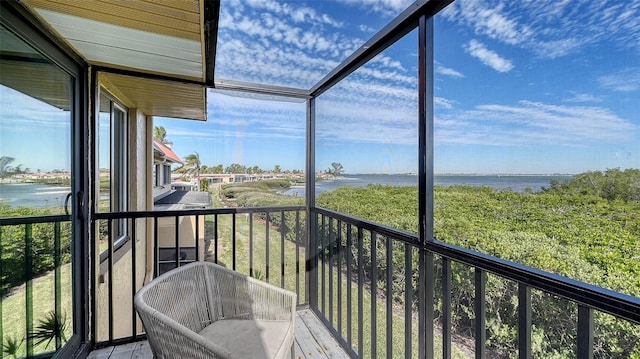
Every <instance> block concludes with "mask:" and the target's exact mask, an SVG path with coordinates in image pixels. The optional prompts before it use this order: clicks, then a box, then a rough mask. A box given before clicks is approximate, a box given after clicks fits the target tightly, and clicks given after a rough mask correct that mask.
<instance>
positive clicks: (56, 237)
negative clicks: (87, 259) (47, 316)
mask: <svg viewBox="0 0 640 359" xmlns="http://www.w3.org/2000/svg"><path fill="white" fill-rule="evenodd" d="M53 233H54V234H53V267H54V269H53V270H54V280H53V283H54V285H53V286H54V288H55V289H54V290H55V294H54V296H53V297H54V298H53V301H54V308H55V313H56V318H61V317H62V280H61V273H60V266H61V261H60V256H61V252H60V222H55V223H54V224H53ZM58 334H61V333H56V338H55V340H56V350H57V349H60V347H61V346H62V338H61V337H60V335H58Z"/></svg>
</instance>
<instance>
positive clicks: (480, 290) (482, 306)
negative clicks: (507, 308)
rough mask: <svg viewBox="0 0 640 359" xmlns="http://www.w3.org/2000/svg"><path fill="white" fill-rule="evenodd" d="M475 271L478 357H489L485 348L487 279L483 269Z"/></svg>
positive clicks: (479, 358) (480, 358)
mask: <svg viewBox="0 0 640 359" xmlns="http://www.w3.org/2000/svg"><path fill="white" fill-rule="evenodd" d="M474 273H475V287H476V290H475V292H476V293H475V300H474V307H475V312H476V328H475V332H476V359H484V358H486V357H487V356H486V350H485V343H486V342H487V330H486V322H487V321H486V319H487V318H486V302H485V287H486V283H487V279H486V274H485V273H484V271H483V270H482V269H479V268H476V269H475V271H474Z"/></svg>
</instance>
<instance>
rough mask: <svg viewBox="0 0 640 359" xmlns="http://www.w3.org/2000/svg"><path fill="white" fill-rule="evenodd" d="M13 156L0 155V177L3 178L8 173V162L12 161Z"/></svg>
mask: <svg viewBox="0 0 640 359" xmlns="http://www.w3.org/2000/svg"><path fill="white" fill-rule="evenodd" d="M13 160H15V158H13V157H9V156H2V157H0V178H4V177H5V176H7V175H8V174H9V167H8V165H9V163H11V162H13Z"/></svg>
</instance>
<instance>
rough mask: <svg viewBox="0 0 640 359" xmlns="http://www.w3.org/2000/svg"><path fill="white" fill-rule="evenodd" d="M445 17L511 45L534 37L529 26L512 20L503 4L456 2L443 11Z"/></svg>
mask: <svg viewBox="0 0 640 359" xmlns="http://www.w3.org/2000/svg"><path fill="white" fill-rule="evenodd" d="M443 15H444V16H445V18H447V19H449V20H450V21H455V22H458V23H461V24H464V25H467V26H470V27H472V28H473V29H474V31H475V32H476V34H478V35H485V36H488V37H489V38H492V39H495V40H499V41H501V42H504V43H507V44H510V45H516V44H521V43H523V42H525V41H526V40H527V39H529V38H530V37H531V36H532V35H533V31H532V30H531V29H530V28H529V26H526V25H522V24H519V23H518V22H517V21H516V20H514V19H510V18H509V15H507V14H505V13H504V5H501V4H498V5H497V6H495V7H491V6H490V5H489V4H488V3H487V2H485V1H480V0H462V1H456V2H455V3H453V4H452V5H450V6H449V7H448V8H447V9H445V10H444V11H443Z"/></svg>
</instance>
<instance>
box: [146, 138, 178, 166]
mask: <svg viewBox="0 0 640 359" xmlns="http://www.w3.org/2000/svg"><path fill="white" fill-rule="evenodd" d="M153 149H154V150H157V151H158V152H160V153H162V154H163V155H164V156H165V157H166V158H167V159H168V160H170V161H172V162H175V163H183V162H182V160H181V159H180V157H178V155H176V154H175V152H173V151H172V150H171V148H169V146H167V145H165V144H164V143H162V142H160V141H156V140H153Z"/></svg>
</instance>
